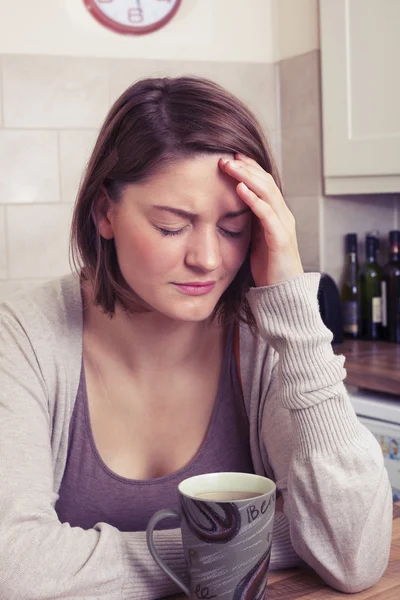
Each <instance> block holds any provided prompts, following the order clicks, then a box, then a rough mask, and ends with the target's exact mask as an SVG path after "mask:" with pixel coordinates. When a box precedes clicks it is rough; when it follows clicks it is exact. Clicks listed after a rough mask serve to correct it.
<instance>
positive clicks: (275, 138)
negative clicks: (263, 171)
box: [267, 130, 282, 178]
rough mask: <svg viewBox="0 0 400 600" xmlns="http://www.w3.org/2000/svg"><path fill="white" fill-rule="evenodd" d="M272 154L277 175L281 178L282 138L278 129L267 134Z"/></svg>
mask: <svg viewBox="0 0 400 600" xmlns="http://www.w3.org/2000/svg"><path fill="white" fill-rule="evenodd" d="M267 139H268V143H269V145H270V148H271V150H272V154H273V156H274V159H275V161H276V164H277V166H278V171H279V175H280V177H281V178H282V138H281V132H280V131H279V130H274V131H271V132H270V133H269V135H268V136H267Z"/></svg>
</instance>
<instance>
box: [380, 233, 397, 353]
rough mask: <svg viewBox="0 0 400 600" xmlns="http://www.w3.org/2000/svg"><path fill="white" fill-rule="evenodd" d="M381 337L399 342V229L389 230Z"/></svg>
mask: <svg viewBox="0 0 400 600" xmlns="http://www.w3.org/2000/svg"><path fill="white" fill-rule="evenodd" d="M382 337H383V339H384V340H387V341H389V342H397V343H400V231H390V232H389V260H388V262H387V263H386V265H385V266H384V267H383V277H382Z"/></svg>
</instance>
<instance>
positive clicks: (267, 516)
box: [147, 473, 276, 600]
mask: <svg viewBox="0 0 400 600" xmlns="http://www.w3.org/2000/svg"><path fill="white" fill-rule="evenodd" d="M178 496H179V504H180V510H179V512H177V511H175V510H170V509H163V510H159V511H158V512H156V513H155V514H154V515H153V517H152V518H151V519H150V521H149V523H148V525H147V544H148V547H149V550H150V552H151V554H152V556H153V558H154V560H155V561H156V563H157V564H158V565H159V567H160V568H161V569H162V570H163V571H165V573H166V574H167V575H168V576H169V577H170V578H171V579H172V580H173V581H174V582H175V583H176V584H177V585H178V586H179V587H180V588H181V590H183V591H184V592H185V594H187V596H189V598H190V599H191V600H210V599H211V598H214V599H216V600H218V599H219V598H221V599H222V598H223V599H224V600H262V599H264V598H265V597H266V588H267V577H268V569H269V561H270V555H271V544H272V529H273V524H274V516H275V498H276V486H275V483H274V482H273V481H271V480H270V479H267V478H266V477H262V476H260V475H253V474H250V473H208V474H205V475H197V476H195V477H190V478H189V479H185V480H184V481H182V482H181V483H180V484H179V486H178ZM167 517H178V519H179V521H180V526H181V532H182V542H183V550H184V554H185V560H186V565H187V570H188V576H189V585H185V583H184V582H183V581H182V580H181V579H180V578H179V577H178V576H177V575H176V574H175V573H174V572H173V571H172V570H171V569H170V568H169V567H168V565H167V564H166V563H165V562H164V561H163V559H162V558H160V556H159V555H158V554H157V550H156V548H155V545H154V540H153V531H154V529H155V527H156V525H157V523H158V522H159V521H161V520H162V519H165V518H167Z"/></svg>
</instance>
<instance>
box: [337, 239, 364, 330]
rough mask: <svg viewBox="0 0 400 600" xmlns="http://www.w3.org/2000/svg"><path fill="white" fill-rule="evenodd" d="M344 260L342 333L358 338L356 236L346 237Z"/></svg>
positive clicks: (358, 309) (358, 307)
mask: <svg viewBox="0 0 400 600" xmlns="http://www.w3.org/2000/svg"><path fill="white" fill-rule="evenodd" d="M345 240H346V242H345V243H346V260H345V268H344V274H343V282H342V289H341V300H342V318H343V333H344V335H345V336H346V337H349V338H353V339H354V338H358V336H359V313H360V306H359V304H360V299H359V285H358V259H357V234H356V233H348V234H347V235H346V238H345Z"/></svg>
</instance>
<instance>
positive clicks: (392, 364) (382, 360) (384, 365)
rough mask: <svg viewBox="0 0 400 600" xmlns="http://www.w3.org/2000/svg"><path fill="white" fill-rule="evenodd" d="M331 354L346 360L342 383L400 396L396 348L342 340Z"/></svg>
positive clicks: (399, 350) (399, 361)
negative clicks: (345, 374) (338, 355)
mask: <svg viewBox="0 0 400 600" xmlns="http://www.w3.org/2000/svg"><path fill="white" fill-rule="evenodd" d="M333 350H334V352H335V354H343V355H344V356H345V357H346V362H345V368H346V370H347V378H346V380H345V383H348V384H350V385H355V386H359V387H363V388H366V389H370V390H375V391H378V392H386V393H388V394H396V395H397V396H400V344H391V343H389V342H368V341H364V340H346V341H344V342H343V343H342V344H335V345H334V346H333Z"/></svg>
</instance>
